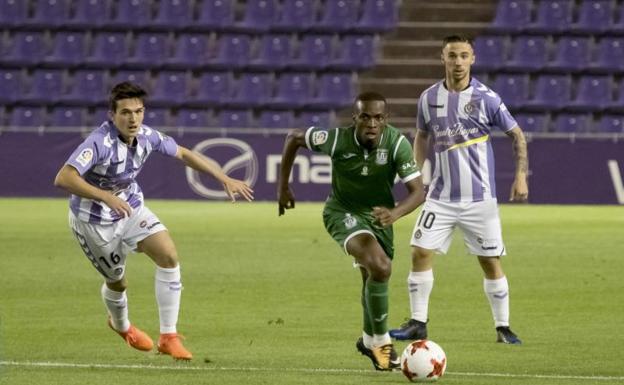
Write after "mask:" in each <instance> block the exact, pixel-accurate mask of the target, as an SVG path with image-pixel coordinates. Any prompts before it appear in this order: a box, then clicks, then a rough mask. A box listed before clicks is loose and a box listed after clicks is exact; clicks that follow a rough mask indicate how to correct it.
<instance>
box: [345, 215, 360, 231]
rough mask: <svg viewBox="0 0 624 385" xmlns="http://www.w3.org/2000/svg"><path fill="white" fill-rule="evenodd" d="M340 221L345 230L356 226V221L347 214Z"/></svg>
mask: <svg viewBox="0 0 624 385" xmlns="http://www.w3.org/2000/svg"><path fill="white" fill-rule="evenodd" d="M342 221H343V222H344V224H345V227H346V228H347V229H352V228H354V227H355V225H357V219H355V218H354V217H353V216H352V215H351V214H350V213H347V215H345V218H344V219H343V220H342Z"/></svg>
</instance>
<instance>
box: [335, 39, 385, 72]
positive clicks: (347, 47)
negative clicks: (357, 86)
mask: <svg viewBox="0 0 624 385" xmlns="http://www.w3.org/2000/svg"><path fill="white" fill-rule="evenodd" d="M377 46H378V41H377V39H376V38H374V37H373V35H342V41H341V42H340V48H339V49H337V50H336V53H337V55H336V56H334V57H332V58H331V60H330V61H329V63H328V67H329V68H331V69H332V70H338V71H360V70H366V69H370V68H372V67H373V66H375V61H376V58H377Z"/></svg>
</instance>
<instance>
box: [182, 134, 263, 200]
mask: <svg viewBox="0 0 624 385" xmlns="http://www.w3.org/2000/svg"><path fill="white" fill-rule="evenodd" d="M176 158H178V159H180V160H181V161H182V162H184V164H185V165H187V166H188V167H190V168H192V169H194V170H197V171H199V172H203V173H205V174H208V175H211V176H213V177H214V178H215V179H216V180H218V181H219V182H221V183H222V184H223V189H224V190H225V193H226V194H227V195H228V197H230V199H231V200H232V202H235V201H236V195H237V194H240V195H242V197H243V198H245V199H247V200H248V201H250V202H251V201H252V200H253V198H254V197H253V190H252V189H251V187H249V186H248V185H247V183H245V182H243V181H241V180H238V179H234V178H230V177H229V176H227V175H226V174H225V173H224V172H223V170H221V167H219V165H217V164H216V163H215V162H212V161H210V160H208V159H207V158H205V157H203V156H202V155H201V154H199V153H197V152H194V151H191V150H189V149H188V148H186V147H183V146H178V152H177V153H176Z"/></svg>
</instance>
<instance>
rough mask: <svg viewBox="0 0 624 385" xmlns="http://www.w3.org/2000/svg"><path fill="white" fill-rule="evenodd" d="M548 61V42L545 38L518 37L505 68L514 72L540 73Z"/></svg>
mask: <svg viewBox="0 0 624 385" xmlns="http://www.w3.org/2000/svg"><path fill="white" fill-rule="evenodd" d="M547 60H548V41H547V39H546V37H544V36H518V37H516V38H515V39H514V42H513V47H512V49H511V57H510V58H509V61H507V63H506V64H505V68H506V69H509V70H513V71H527V72H531V71H539V70H541V69H542V68H544V66H545V65H546V61H547Z"/></svg>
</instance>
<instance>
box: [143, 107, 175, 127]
mask: <svg viewBox="0 0 624 385" xmlns="http://www.w3.org/2000/svg"><path fill="white" fill-rule="evenodd" d="M170 118H171V114H170V112H169V109H168V108H160V107H149V106H148V107H146V108H145V115H144V117H143V122H144V123H145V124H147V125H148V126H150V127H152V128H155V129H157V130H160V129H162V128H163V127H169V126H170V125H171V121H170Z"/></svg>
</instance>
